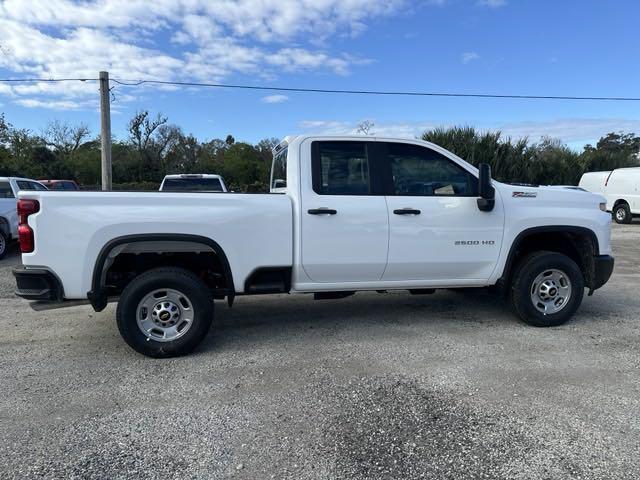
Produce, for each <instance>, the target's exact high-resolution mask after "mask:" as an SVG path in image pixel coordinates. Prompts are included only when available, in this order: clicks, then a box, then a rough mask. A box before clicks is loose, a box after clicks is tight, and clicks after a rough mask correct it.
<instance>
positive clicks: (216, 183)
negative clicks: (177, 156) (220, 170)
mask: <svg viewBox="0 0 640 480" xmlns="http://www.w3.org/2000/svg"><path fill="white" fill-rule="evenodd" d="M162 190H163V191H167V192H222V191H224V190H223V189H222V184H221V183H220V180H219V179H218V178H167V179H165V181H164V184H163V186H162Z"/></svg>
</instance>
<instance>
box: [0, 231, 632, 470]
mask: <svg viewBox="0 0 640 480" xmlns="http://www.w3.org/2000/svg"><path fill="white" fill-rule="evenodd" d="M613 240H614V254H615V256H616V261H617V264H616V269H615V272H614V276H613V278H612V280H611V281H610V282H609V284H607V285H606V286H605V287H604V288H603V289H602V290H600V291H598V292H597V293H596V294H595V295H594V296H593V297H585V301H584V303H583V306H582V308H581V309H580V311H579V312H578V314H577V316H576V317H575V319H574V320H573V321H572V322H570V323H569V324H567V325H564V326H562V327H558V328H554V329H534V328H530V327H527V326H525V325H523V324H521V323H520V322H518V321H517V320H516V319H515V318H514V316H513V315H512V314H511V313H510V311H509V309H508V308H507V307H506V306H505V305H503V304H502V303H500V302H497V301H496V299H495V298H494V297H492V296H491V295H489V294H487V293H485V292H483V291H478V292H475V293H474V292H472V293H465V294H460V293H455V292H448V291H443V292H437V293H436V294H434V295H428V296H410V295H408V294H404V293H394V294H386V295H380V294H357V295H356V296H354V297H351V298H347V299H343V300H333V301H322V302H320V301H318V302H314V301H313V300H312V299H311V298H309V297H307V296H291V297H284V296H274V297H266V296H265V297H253V298H251V297H247V298H240V299H238V301H237V302H236V306H234V308H233V309H228V308H227V307H226V305H224V304H222V303H219V304H217V321H216V323H217V325H216V327H215V328H214V329H213V330H212V331H211V333H210V335H209V337H208V338H207V340H206V341H205V342H204V345H203V346H202V348H200V349H199V350H198V351H197V352H195V353H194V354H192V355H191V356H189V357H185V358H178V359H169V360H152V359H148V358H145V357H142V356H140V355H138V354H136V353H135V352H133V351H132V350H130V349H129V348H128V347H127V346H126V345H125V344H124V342H123V341H122V340H121V339H120V337H119V335H118V333H117V329H116V326H115V322H114V309H113V306H110V307H109V308H108V309H107V310H105V311H104V312H101V313H94V312H93V311H92V310H91V309H90V308H88V307H76V308H72V309H64V310H54V311H49V312H40V313H37V312H33V311H31V310H30V309H29V308H28V306H27V305H26V303H25V302H23V301H21V300H19V299H15V298H10V297H11V292H12V291H13V280H12V278H10V277H9V276H10V266H11V265H13V264H17V263H18V261H19V260H18V259H17V257H16V256H14V257H11V258H8V259H5V260H2V261H0V297H3V298H2V299H0V306H1V307H2V312H3V313H2V315H0V328H1V330H2V335H1V336H0V353H1V355H0V385H1V386H2V395H1V396H0V477H1V478H8V479H9V478H16V479H17V478H20V479H22V478H41V477H44V478H96V479H98V478H132V479H134V478H135V479H138V478H140V479H146V478H150V479H155V478H158V479H166V478H246V479H257V478H277V479H281V478H291V479H316V478H319V479H338V478H340V479H342V478H344V479H377V478H380V479H392V478H393V479H396V478H402V479H413V478H433V479H457V478H460V479H468V478H509V479H523V480H524V479H555V478H562V479H565V478H575V479H600V478H602V479H605V478H606V479H609V478H611V479H626V478H629V479H631V478H639V477H640V465H639V464H638V462H637V459H638V458H639V456H640V420H639V416H638V412H640V353H639V350H638V344H639V340H640V316H639V315H638V312H639V311H640V309H639V307H640V298H639V297H638V293H637V292H638V286H640V264H639V259H640V225H638V224H634V225H629V226H624V227H621V226H618V225H615V226H614V233H613Z"/></svg>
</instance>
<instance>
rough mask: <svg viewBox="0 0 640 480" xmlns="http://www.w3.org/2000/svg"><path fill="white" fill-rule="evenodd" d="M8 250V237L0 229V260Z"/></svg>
mask: <svg viewBox="0 0 640 480" xmlns="http://www.w3.org/2000/svg"><path fill="white" fill-rule="evenodd" d="M8 250H9V237H7V235H6V234H5V233H4V232H3V231H2V230H0V260H2V259H3V258H4V257H5V256H6V255H7V251H8Z"/></svg>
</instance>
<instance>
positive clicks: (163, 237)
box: [87, 233, 235, 311]
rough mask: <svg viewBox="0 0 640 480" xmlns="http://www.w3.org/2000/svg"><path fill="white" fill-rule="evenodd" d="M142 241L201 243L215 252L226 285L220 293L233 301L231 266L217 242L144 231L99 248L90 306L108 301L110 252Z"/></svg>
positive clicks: (102, 306) (94, 268)
mask: <svg viewBox="0 0 640 480" xmlns="http://www.w3.org/2000/svg"><path fill="white" fill-rule="evenodd" d="M144 242H178V243H192V244H201V245H203V246H205V247H206V248H207V249H210V250H211V251H213V253H215V255H216V256H217V257H218V259H219V261H220V264H221V267H222V273H223V275H224V279H225V281H226V285H227V288H226V290H225V292H222V293H224V295H225V296H226V297H227V301H228V302H229V304H230V305H231V304H232V303H233V299H234V298H235V287H234V284H233V275H232V273H231V266H230V264H229V259H228V258H227V255H226V254H225V252H224V250H223V248H222V247H221V246H220V244H218V242H216V241H215V240H213V239H211V238H209V237H203V236H201V235H192V234H183V233H144V234H135V235H124V236H121V237H116V238H113V239H111V240H109V241H108V242H107V243H106V244H105V245H104V246H103V247H102V248H101V249H100V253H98V256H97V258H96V261H95V264H94V267H93V271H92V275H91V290H90V291H89V292H88V293H87V298H88V299H89V302H90V303H91V306H92V307H93V308H94V309H95V310H96V311H101V310H103V309H104V308H105V307H106V305H107V302H108V295H107V291H106V285H105V274H106V271H107V269H108V267H106V266H107V261H108V260H109V258H110V255H111V253H112V252H113V251H114V250H115V249H117V248H118V247H122V246H126V245H129V244H136V243H144ZM167 253H171V252H170V250H168V251H167ZM105 267H106V268H105Z"/></svg>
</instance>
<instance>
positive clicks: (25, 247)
mask: <svg viewBox="0 0 640 480" xmlns="http://www.w3.org/2000/svg"><path fill="white" fill-rule="evenodd" d="M39 211H40V203H39V202H38V201H37V200H28V199H21V200H18V242H19V243H20V251H21V252H22V253H31V252H33V250H34V249H35V240H34V236H33V230H31V227H30V226H29V222H28V221H27V219H28V218H29V215H32V214H34V213H37V212H39Z"/></svg>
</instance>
